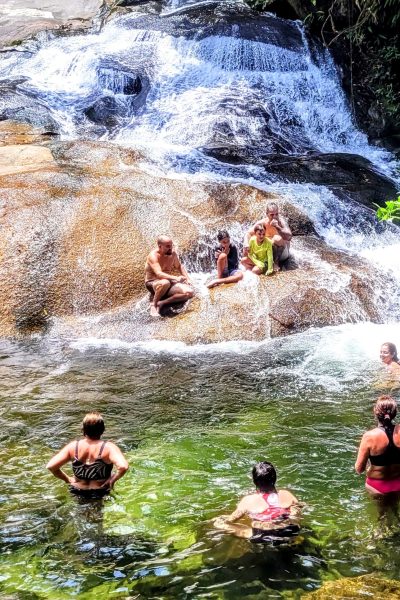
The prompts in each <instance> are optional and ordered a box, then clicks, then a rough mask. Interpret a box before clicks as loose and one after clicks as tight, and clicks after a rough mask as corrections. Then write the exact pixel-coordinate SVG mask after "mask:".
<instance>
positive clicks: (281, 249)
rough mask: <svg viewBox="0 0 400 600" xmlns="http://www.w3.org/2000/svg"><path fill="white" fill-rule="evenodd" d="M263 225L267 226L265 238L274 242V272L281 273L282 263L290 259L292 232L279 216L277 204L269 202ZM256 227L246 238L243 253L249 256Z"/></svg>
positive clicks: (250, 230) (284, 220)
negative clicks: (250, 242)
mask: <svg viewBox="0 0 400 600" xmlns="http://www.w3.org/2000/svg"><path fill="white" fill-rule="evenodd" d="M262 223H263V224H264V226H265V237H267V238H268V239H269V240H271V242H272V246H273V252H274V270H275V271H279V269H280V263H282V262H284V261H285V260H287V259H288V258H289V247H290V240H291V239H292V232H291V230H290V227H289V225H288V223H287V221H286V219H285V217H283V216H282V215H280V214H279V207H278V205H277V204H276V203H275V202H269V203H268V204H267V207H266V217H265V219H263V221H262ZM254 227H255V225H254V226H253V227H252V228H251V229H249V231H248V232H247V233H246V235H245V236H244V244H243V245H244V247H243V253H244V255H245V256H247V254H248V248H249V241H250V238H251V237H252V236H253V235H254V234H255V231H254Z"/></svg>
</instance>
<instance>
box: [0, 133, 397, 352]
mask: <svg viewBox="0 0 400 600" xmlns="http://www.w3.org/2000/svg"><path fill="white" fill-rule="evenodd" d="M0 150H2V149H1V148H0ZM3 150H4V151H5V152H14V156H15V159H14V160H13V161H12V163H10V162H9V163H8V164H5V166H3V171H2V172H3V175H2V176H1V178H0V186H1V188H2V198H3V208H2V212H1V213H0V225H1V227H2V231H3V235H2V237H1V240H0V284H1V285H0V306H1V308H0V333H1V334H2V335H4V334H13V333H16V332H17V331H30V330H32V329H36V328H37V327H48V326H49V324H50V323H51V320H52V319H53V320H54V319H56V321H57V327H59V328H61V329H63V328H67V329H70V330H71V331H72V330H74V331H75V332H76V333H78V332H79V335H84V332H85V331H86V332H89V331H90V334H91V335H98V336H105V337H110V336H118V337H121V338H123V339H155V338H156V339H173V340H181V341H185V342H187V343H190V344H191V343H196V342H212V341H218V342H219V341H224V340H232V339H263V338H265V337H268V336H269V335H271V336H278V335H287V334H289V333H292V332H295V331H302V330H304V329H307V328H308V327H312V326H323V325H333V324H338V323H345V322H349V321H357V320H372V321H380V320H382V318H383V316H384V313H385V310H386V298H385V295H384V294H383V293H382V289H381V288H382V287H383V286H387V285H388V284H389V282H388V281H387V280H386V279H385V278H384V277H380V278H377V277H376V276H375V273H373V275H374V276H372V271H373V269H372V266H371V265H369V264H368V263H367V262H365V261H362V260H361V259H358V258H356V257H354V256H350V255H347V254H345V253H342V252H339V251H336V250H332V249H330V248H329V247H327V245H326V244H325V243H324V242H323V241H322V240H319V239H317V238H316V237H315V235H314V234H313V225H312V223H311V221H310V220H309V219H308V218H307V217H306V216H305V215H304V214H303V213H302V212H301V211H300V210H299V209H298V208H296V207H294V206H291V204H290V203H289V202H288V200H286V199H285V200H283V199H281V198H279V197H276V196H273V195H271V194H267V193H265V192H261V191H260V190H257V189H255V188H252V187H251V186H246V185H242V184H225V183H218V184H217V183H212V184H211V183H198V182H191V181H182V180H173V179H168V178H162V177H156V176H154V175H151V174H150V173H148V172H146V171H145V170H142V169H141V168H140V166H139V162H140V160H141V157H140V156H139V155H138V154H137V153H135V152H133V151H132V150H128V149H124V148H120V147H118V146H113V145H111V144H107V143H94V142H54V143H51V144H50V145H48V146H47V147H32V146H19V147H7V148H4V149H3ZM50 150H51V152H50ZM24 153H27V154H28V155H29V156H30V157H31V158H30V159H29V161H26V164H27V165H28V166H26V165H24V163H23V162H21V157H24ZM25 156H26V154H25ZM35 161H36V162H35ZM7 169H8V173H9V174H8V175H7V174H6V172H7ZM27 170H29V171H30V172H29V173H28V172H24V171H27ZM271 199H274V200H275V201H277V202H278V203H279V204H280V206H281V207H282V210H283V211H284V212H285V213H286V214H287V216H288V218H289V223H290V225H291V227H292V229H293V232H294V233H295V234H297V237H295V238H294V241H293V249H294V254H295V258H296V261H297V266H298V268H297V269H296V270H294V271H286V272H282V273H279V274H277V275H274V276H273V277H269V278H266V277H262V278H257V277H255V276H253V275H251V274H248V275H246V277H245V280H244V281H243V282H241V283H240V284H239V285H236V286H223V287H221V288H217V289H214V290H211V291H209V290H208V289H207V288H206V287H205V285H204V280H205V278H206V276H205V275H197V276H196V277H195V284H196V290H197V293H196V297H195V299H194V300H193V301H192V302H191V303H188V304H187V305H186V306H185V307H183V310H182V312H180V313H179V309H178V313H179V314H177V315H176V316H175V317H174V318H165V319H156V320H151V319H150V317H149V315H148V308H149V305H148V295H147V292H146V290H145V288H144V283H143V271H144V262H145V259H146V256H147V254H148V252H149V251H150V249H151V248H153V247H154V245H155V240H156V238H157V236H158V235H160V234H163V233H168V234H170V235H171V236H172V238H173V239H174V240H175V242H176V244H177V247H178V250H179V252H180V254H181V256H182V257H183V259H184V261H185V262H186V265H187V268H188V270H189V271H196V270H197V271H198V270H199V262H198V258H199V254H201V255H202V256H201V258H202V264H201V265H200V267H201V268H202V269H203V270H204V271H206V272H207V271H210V270H211V269H212V268H213V267H214V259H213V253H212V248H213V247H214V245H215V234H216V231H217V230H218V229H219V228H227V229H228V230H230V231H231V236H232V239H233V241H235V242H236V243H237V244H238V245H239V246H240V244H241V238H242V235H243V231H244V229H245V228H246V227H247V226H248V224H249V223H253V222H254V221H256V220H257V219H259V218H260V217H261V216H263V215H264V213H265V204H266V202H267V201H268V200H271ZM201 248H202V249H203V250H202V253H200V249H201Z"/></svg>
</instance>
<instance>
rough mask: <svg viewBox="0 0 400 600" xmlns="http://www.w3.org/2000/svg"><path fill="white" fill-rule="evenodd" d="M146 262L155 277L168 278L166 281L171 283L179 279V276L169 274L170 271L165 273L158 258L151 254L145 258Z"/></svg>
mask: <svg viewBox="0 0 400 600" xmlns="http://www.w3.org/2000/svg"><path fill="white" fill-rule="evenodd" d="M147 261H148V263H149V264H150V267H151V268H152V270H153V272H154V274H155V275H156V277H157V278H158V279H168V281H171V282H173V283H178V281H180V278H179V277H176V276H175V275H171V273H165V272H164V271H163V270H162V268H161V265H160V263H159V262H158V259H157V258H156V257H154V256H152V254H150V255H149V256H148V258H147Z"/></svg>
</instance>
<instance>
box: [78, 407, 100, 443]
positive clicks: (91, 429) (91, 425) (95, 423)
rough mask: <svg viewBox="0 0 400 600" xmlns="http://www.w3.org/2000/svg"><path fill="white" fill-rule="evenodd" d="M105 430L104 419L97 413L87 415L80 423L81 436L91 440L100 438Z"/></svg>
mask: <svg viewBox="0 0 400 600" xmlns="http://www.w3.org/2000/svg"><path fill="white" fill-rule="evenodd" d="M104 430H105V425H104V419H103V417H102V416H101V414H100V413H98V412H91V413H88V414H87V415H86V416H85V418H84V419H83V422H82V432H83V435H87V436H88V437H89V438H91V439H92V440H98V439H100V438H101V436H102V435H103V433H104Z"/></svg>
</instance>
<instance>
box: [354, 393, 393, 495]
mask: <svg viewBox="0 0 400 600" xmlns="http://www.w3.org/2000/svg"><path fill="white" fill-rule="evenodd" d="M396 414H397V404H396V401H395V400H394V398H392V397H391V396H386V395H385V396H380V397H379V398H378V400H377V402H376V404H375V406H374V415H375V417H376V420H377V422H378V426H377V427H375V428H374V429H371V430H370V431H367V432H366V433H364V435H363V437H362V440H361V443H360V447H359V449H358V456H357V461H356V464H355V470H356V472H357V473H358V474H361V473H363V472H364V471H365V470H366V469H367V479H366V482H365V487H366V489H367V490H368V491H369V492H370V493H371V494H374V495H378V496H379V495H381V494H391V493H393V492H400V425H396V424H395V423H393V419H394V418H395V417H396ZM367 465H368V466H367Z"/></svg>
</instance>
